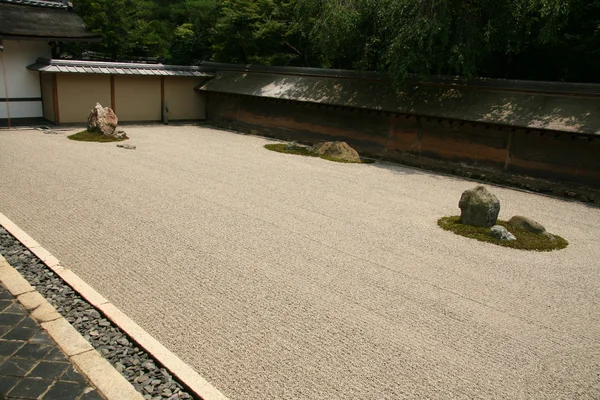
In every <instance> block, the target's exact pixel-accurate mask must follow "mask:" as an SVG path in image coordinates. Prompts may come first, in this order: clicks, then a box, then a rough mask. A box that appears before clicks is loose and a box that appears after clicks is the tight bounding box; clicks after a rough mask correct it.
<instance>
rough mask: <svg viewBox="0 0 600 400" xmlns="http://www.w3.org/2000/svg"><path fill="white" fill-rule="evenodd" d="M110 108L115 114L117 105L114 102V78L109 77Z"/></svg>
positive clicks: (112, 76)
mask: <svg viewBox="0 0 600 400" xmlns="http://www.w3.org/2000/svg"><path fill="white" fill-rule="evenodd" d="M110 108H112V110H113V111H114V112H115V113H116V112H117V105H116V102H115V76H114V75H111V76H110Z"/></svg>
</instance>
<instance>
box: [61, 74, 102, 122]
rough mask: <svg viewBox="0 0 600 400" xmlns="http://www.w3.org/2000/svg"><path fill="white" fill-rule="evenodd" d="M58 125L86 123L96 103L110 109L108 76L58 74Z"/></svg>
mask: <svg viewBox="0 0 600 400" xmlns="http://www.w3.org/2000/svg"><path fill="white" fill-rule="evenodd" d="M57 84H58V88H57V90H58V109H59V115H58V117H59V121H60V123H74V122H86V121H87V117H88V115H89V113H90V110H91V109H92V108H94V106H95V105H96V102H98V103H100V104H102V106H104V107H110V77H109V76H108V75H84V74H81V75H80V74H58V75H57Z"/></svg>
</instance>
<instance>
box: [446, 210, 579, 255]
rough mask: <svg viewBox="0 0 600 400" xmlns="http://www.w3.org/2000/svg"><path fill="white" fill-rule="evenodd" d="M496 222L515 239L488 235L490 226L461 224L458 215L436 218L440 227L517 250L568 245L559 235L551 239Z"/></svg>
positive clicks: (543, 248)
mask: <svg viewBox="0 0 600 400" xmlns="http://www.w3.org/2000/svg"><path fill="white" fill-rule="evenodd" d="M496 224H498V225H501V226H503V227H505V228H506V229H507V230H508V231H509V232H510V233H512V234H513V235H515V237H516V238H517V240H514V241H507V240H498V239H495V238H493V237H492V236H490V228H483V227H478V226H473V225H465V224H462V223H461V222H460V217H459V216H454V217H442V218H440V219H439V220H438V225H439V226H440V227H441V228H442V229H444V230H447V231H451V232H454V233H455V234H457V235H461V236H465V237H468V238H470V239H476V240H479V241H481V242H487V243H493V244H496V245H498V246H503V247H510V248H513V249H518V250H534V251H552V250H560V249H564V248H565V247H567V246H568V245H569V242H567V241H566V240H565V239H563V238H562V237H560V236H554V240H551V239H549V238H548V237H546V236H544V235H540V234H537V233H531V232H528V231H526V230H524V229H520V228H515V227H513V226H510V225H508V223H507V222H506V221H500V220H498V221H497V222H496Z"/></svg>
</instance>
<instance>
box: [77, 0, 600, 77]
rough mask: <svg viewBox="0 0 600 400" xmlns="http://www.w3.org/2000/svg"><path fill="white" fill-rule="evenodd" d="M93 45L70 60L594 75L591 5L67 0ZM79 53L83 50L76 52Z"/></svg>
mask: <svg viewBox="0 0 600 400" xmlns="http://www.w3.org/2000/svg"><path fill="white" fill-rule="evenodd" d="M74 5H75V8H76V11H77V12H78V13H79V14H80V15H81V16H82V17H83V18H84V21H85V22H86V24H87V26H88V27H89V28H90V29H92V30H94V31H96V32H98V33H100V34H101V35H102V39H103V41H102V42H101V43H97V44H90V45H85V46H83V45H70V46H68V47H67V48H66V51H67V52H68V53H70V55H71V56H73V57H81V56H82V55H84V53H85V52H86V51H87V52H90V51H91V52H93V53H91V54H94V55H96V56H101V57H104V58H107V59H111V60H130V59H136V58H138V57H159V58H160V59H162V60H164V61H165V62H167V63H175V64H194V63H198V62H200V61H203V60H214V61H220V62H232V63H251V64H261V65H295V66H311V67H325V68H345V69H357V70H376V71H384V72H388V73H389V74H390V75H391V76H392V78H393V80H394V82H395V83H396V84H397V85H402V84H403V83H404V82H405V81H406V80H407V79H408V77H409V76H417V77H419V76H420V77H421V78H426V77H428V76H430V75H432V74H443V75H457V76H462V77H466V78H470V77H474V76H489V77H498V78H514V79H543V80H557V81H563V80H565V81H583V82H599V81H600V78H599V77H598V74H597V71H598V68H599V67H600V0H169V1H167V0H137V1H136V0H74ZM88 54H89V53H88Z"/></svg>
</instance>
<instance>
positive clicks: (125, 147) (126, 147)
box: [117, 144, 136, 150]
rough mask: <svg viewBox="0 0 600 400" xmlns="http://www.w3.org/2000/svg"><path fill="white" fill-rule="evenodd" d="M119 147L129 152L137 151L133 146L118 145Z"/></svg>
mask: <svg viewBox="0 0 600 400" xmlns="http://www.w3.org/2000/svg"><path fill="white" fill-rule="evenodd" d="M117 147H120V148H122V149H127V150H135V149H136V147H135V146H134V145H132V144H118V145H117Z"/></svg>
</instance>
